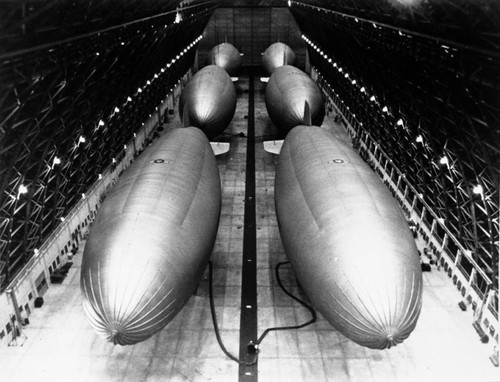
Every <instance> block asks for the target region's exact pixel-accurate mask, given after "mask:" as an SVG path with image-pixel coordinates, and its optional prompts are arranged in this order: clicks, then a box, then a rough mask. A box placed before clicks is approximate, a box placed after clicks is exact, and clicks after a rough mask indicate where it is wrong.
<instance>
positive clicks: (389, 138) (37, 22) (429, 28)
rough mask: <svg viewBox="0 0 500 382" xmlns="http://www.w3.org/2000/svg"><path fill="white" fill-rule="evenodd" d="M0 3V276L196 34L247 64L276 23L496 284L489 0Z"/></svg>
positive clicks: (18, 262)
mask: <svg viewBox="0 0 500 382" xmlns="http://www.w3.org/2000/svg"><path fill="white" fill-rule="evenodd" d="M117 10H119V11H117ZM0 14H1V15H2V18H1V19H0V63H1V64H0V88H1V89H0V290H1V289H3V288H4V287H5V286H6V285H7V283H8V282H9V280H11V279H12V277H13V276H14V275H15V274H16V272H17V271H18V270H19V269H20V268H21V267H22V265H23V264H25V263H26V261H27V260H28V259H29V258H30V257H31V256H32V255H33V251H34V249H35V248H37V247H38V246H39V245H40V244H41V243H42V242H43V240H44V239H45V238H47V236H48V235H49V234H50V233H51V232H52V231H53V230H54V228H55V227H56V226H57V225H58V224H59V223H60V218H61V217H64V216H65V215H66V214H67V213H68V211H69V210H70V209H71V207H72V206H73V205H74V204H75V203H76V202H77V201H78V200H79V199H80V198H81V194H82V193H84V192H85V190H87V189H88V188H89V187H90V185H91V184H92V183H93V182H94V181H95V180H96V179H97V177H98V174H99V173H101V172H102V171H103V169H104V168H106V167H107V166H109V165H110V164H111V159H112V158H117V157H119V155H120V152H121V150H122V147H123V144H124V143H125V142H127V141H128V140H129V139H130V138H131V136H133V133H134V132H135V131H136V130H137V128H138V126H140V123H141V122H142V121H143V120H144V119H145V118H146V117H147V116H148V115H149V114H150V113H151V112H152V111H153V110H154V108H155V107H156V106H157V105H158V103H159V102H160V101H161V100H162V99H164V98H165V96H166V94H167V92H168V90H169V89H170V88H171V86H172V85H173V84H175V83H176V82H177V81H178V80H179V78H181V77H182V75H183V74H184V73H185V71H186V70H187V69H188V68H189V66H190V65H191V64H192V63H193V60H194V58H195V55H194V51H193V50H190V51H189V52H187V53H186V54H184V55H182V54H181V52H183V50H184V49H185V47H186V46H187V45H188V44H190V43H191V42H193V41H194V40H195V39H196V38H197V37H198V36H199V35H202V34H203V35H204V39H202V40H201V42H200V44H199V57H200V60H203V56H204V54H206V52H207V51H208V49H210V48H211V47H212V46H213V45H215V43H219V42H222V41H225V40H226V39H227V41H228V42H232V43H233V44H234V45H235V46H236V47H237V48H238V49H240V50H241V51H242V53H244V56H243V62H244V64H246V65H250V66H251V65H259V64H260V53H261V52H262V51H263V49H264V48H265V47H266V46H267V45H268V44H269V43H271V42H274V41H276V40H277V39H280V40H281V41H283V42H286V43H288V44H290V45H291V46H292V47H293V48H294V49H295V50H296V52H297V53H298V58H299V66H303V65H304V63H305V58H306V54H305V49H306V46H307V52H308V56H309V59H310V63H311V64H312V65H313V66H314V67H315V68H316V69H317V70H318V72H319V73H321V75H322V77H321V79H320V80H321V81H322V82H323V83H324V84H327V85H328V86H330V87H331V88H332V89H334V90H335V92H336V96H337V97H339V98H340V99H341V101H342V102H343V104H344V105H345V108H346V110H348V114H350V117H351V119H352V122H353V124H355V125H356V126H357V128H358V129H359V130H360V132H361V133H362V134H370V135H371V136H372V137H374V138H375V139H376V141H377V143H378V144H379V145H380V147H381V148H383V150H384V151H385V152H387V153H388V155H389V156H390V157H391V159H392V160H393V161H394V163H395V164H396V165H397V167H398V168H399V169H400V170H401V171H402V172H403V173H405V174H406V176H407V177H408V178H409V179H410V181H411V183H412V185H413V186H414V187H415V189H416V190H417V191H418V193H419V194H421V195H422V197H423V199H424V200H425V201H426V202H427V203H428V204H429V205H430V206H431V207H432V209H433V210H434V211H435V212H436V214H437V215H438V216H440V218H441V219H443V221H444V222H445V224H446V226H447V227H448V228H449V229H450V230H451V231H453V232H454V233H455V234H456V236H457V237H458V238H459V239H460V241H461V242H462V244H463V245H464V247H465V248H467V249H468V250H469V251H470V252H471V254H472V257H473V259H474V261H475V262H476V263H477V264H479V266H480V267H481V268H482V269H483V270H484V271H485V272H486V274H487V275H488V277H489V278H491V279H493V282H494V286H493V287H494V288H495V289H497V290H498V274H497V270H498V240H499V238H498V227H499V221H498V218H499V213H498V206H499V194H498V188H499V169H500V161H499V157H500V149H499V148H500V121H499V119H500V105H499V100H500V97H499V94H500V92H499V90H500V25H499V24H500V5H499V3H498V1H496V0H483V1H480V2H479V1H472V0H453V1H452V0H444V1H443V0H427V1H423V0H381V1H377V2H374V1H369V0H337V1H335V2H332V1H313V0H308V1H307V0H306V1H289V2H285V1H279V0H274V1H256V0H254V1H201V0H200V1H177V0H176V1H168V0H152V1H147V2H146V1H143V0H135V1H127V2H123V1H117V0H103V1H100V2H94V1H84V0H76V1H72V2H66V1H60V0H35V1H29V2H13V1H10V0H8V1H7V0H0ZM302 36H303V38H301V37H302ZM306 39H307V40H306ZM307 41H308V42H307ZM306 42H307V43H306ZM177 56H179V59H177V60H176V61H175V64H172V65H171V66H169V67H168V68H167V66H166V65H167V63H169V62H171V61H172V60H173V59H175V58H176V57H177ZM202 63H203V62H202ZM333 64H335V66H334V65H333ZM339 68H342V70H343V71H342V72H340V71H339ZM162 69H163V71H162ZM346 74H348V76H347V77H346ZM155 75H156V77H155ZM150 80H152V81H151V82H150V84H149V85H148V81H150ZM353 82H354V83H353ZM139 88H141V92H138V89H139ZM361 89H363V90H361ZM347 108H348V109H347ZM117 109H118V112H117V111H116V110H117ZM82 137H83V138H84V142H82V140H81V138H82ZM443 158H446V159H443ZM458 265H459V266H461V267H462V268H463V271H464V272H465V273H467V272H468V273H469V274H470V269H471V264H467V263H466V262H465V260H464V263H463V264H462V263H460V264H458ZM486 284H487V283H486ZM486 284H485V283H484V282H483V283H482V284H481V283H478V285H480V286H478V288H479V289H481V292H483V293H484V292H485V290H483V289H486V288H487V287H488V286H487V285H486Z"/></svg>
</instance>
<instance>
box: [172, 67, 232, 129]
mask: <svg viewBox="0 0 500 382" xmlns="http://www.w3.org/2000/svg"><path fill="white" fill-rule="evenodd" d="M184 109H187V110H184ZM235 110H236V90H235V89H234V85H233V83H232V81H231V77H229V75H228V74H227V73H226V71H225V70H224V69H222V68H221V67H219V66H217V65H209V66H205V67H204V68H203V69H201V70H200V71H198V72H197V73H196V74H195V75H194V76H193V77H192V78H191V79H190V80H189V82H188V83H187V84H186V87H185V88H184V90H183V91H182V93H181V97H180V100H179V115H180V116H181V118H182V119H183V120H184V118H185V117H187V118H188V119H189V124H190V125H191V126H194V127H197V128H199V129H201V130H202V131H203V132H204V133H205V134H206V135H207V137H208V138H209V139H212V138H214V137H216V136H217V135H219V134H221V133H222V132H223V131H224V130H225V129H226V127H227V126H228V125H229V124H230V123H231V120H232V119H233V116H234V111H235ZM184 124H186V123H184Z"/></svg>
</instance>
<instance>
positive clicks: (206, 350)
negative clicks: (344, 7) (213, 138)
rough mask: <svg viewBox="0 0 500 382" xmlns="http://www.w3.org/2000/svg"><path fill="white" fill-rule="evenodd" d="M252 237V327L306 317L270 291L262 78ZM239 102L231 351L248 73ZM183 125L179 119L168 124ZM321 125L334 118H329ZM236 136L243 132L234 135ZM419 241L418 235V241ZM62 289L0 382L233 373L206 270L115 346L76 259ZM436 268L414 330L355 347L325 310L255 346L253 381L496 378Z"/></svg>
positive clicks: (229, 162) (233, 162) (269, 183)
mask: <svg viewBox="0 0 500 382" xmlns="http://www.w3.org/2000/svg"><path fill="white" fill-rule="evenodd" d="M255 86H256V91H255V135H256V142H257V144H256V148H255V153H256V155H255V156H256V160H255V166H256V214H257V215H256V219H257V226H256V234H257V296H258V297H257V298H258V304H257V312H258V334H260V333H262V332H263V331H264V330H265V329H266V328H268V327H272V326H288V325H294V324H297V323H302V322H304V321H307V320H308V318H309V317H308V312H307V310H305V309H304V308H303V307H302V306H300V305H299V304H297V303H296V302H294V301H293V300H291V299H290V298H289V297H288V296H286V295H285V294H284V293H283V292H282V291H281V289H280V288H279V287H278V285H277V282H276V278H275V275H274V267H275V266H276V264H277V263H278V262H280V261H284V260H285V259H286V256H285V254H284V251H283V247H282V245H281V241H280V237H279V232H278V227H277V223H276V217H275V213H274V199H273V184H274V167H275V158H273V156H272V155H271V154H268V153H266V152H264V150H263V147H262V144H261V143H260V142H261V141H262V139H261V138H262V137H263V136H268V135H273V134H274V130H273V129H274V128H273V127H272V126H270V125H269V122H268V117H267V112H266V108H265V104H264V93H263V92H262V86H261V85H260V84H258V83H257V81H256V83H255ZM237 88H238V95H239V97H238V103H237V110H236V114H235V117H234V119H233V122H232V124H231V126H230V127H229V128H228V130H227V131H228V138H229V139H230V142H231V149H230V151H229V153H228V154H225V155H224V156H222V157H220V158H218V163H219V169H220V173H221V182H222V186H223V207H222V214H221V220H220V227H219V233H218V238H217V242H216V245H215V248H214V252H213V255H212V261H213V264H214V284H213V285H214V294H215V306H216V312H217V317H218V321H219V326H220V328H221V336H222V339H223V341H224V343H225V345H226V347H227V349H228V350H229V351H230V352H231V353H232V354H234V355H236V356H238V351H239V332H240V327H239V325H240V311H241V306H240V304H241V303H240V297H241V278H242V274H241V263H242V247H243V231H244V229H243V228H244V227H243V225H244V207H245V203H244V197H245V169H246V146H247V139H246V137H245V136H246V134H247V123H248V121H247V118H248V104H249V103H248V78H246V79H245V78H242V79H241V80H240V82H239V83H238V84H237ZM177 125H179V119H178V117H176V118H175V119H174V120H173V122H171V123H170V125H169V128H172V127H176V126H177ZM325 125H327V126H329V127H331V128H338V126H335V125H334V123H333V121H332V119H331V118H328V117H327V118H326V120H325ZM240 133H242V134H240ZM417 243H418V245H419V247H420V249H422V247H423V245H424V243H423V242H422V241H421V240H420V239H417ZM82 250H83V245H81V246H80V249H79V252H78V254H77V255H76V256H75V258H74V260H75V263H74V266H73V267H72V268H71V269H70V270H69V273H68V277H67V278H66V280H65V281H64V283H63V284H61V285H51V287H50V288H49V290H48V291H47V293H46V295H45V296H44V298H45V303H44V305H43V306H42V307H41V308H39V309H36V310H35V311H34V312H33V314H32V315H31V317H30V321H31V323H30V324H29V325H28V326H26V327H25V328H24V329H23V332H24V334H25V335H26V336H27V339H23V338H19V340H18V346H10V347H7V346H4V347H1V348H0V378H1V379H2V380H3V381H9V382H14V381H23V382H25V381H49V380H50V381H71V382H77V381H92V382H93V381H103V382H104V381H238V365H237V364H236V363H235V362H233V361H231V360H229V359H228V358H227V357H226V356H225V355H224V354H223V353H222V351H221V349H220V348H219V346H218V344H217V341H216V337H215V334H214V330H213V326H212V320H211V316H210V305H209V298H208V292H207V291H208V281H207V277H206V276H205V277H204V279H203V280H202V283H201V285H200V287H199V288H198V291H197V293H196V295H193V296H192V298H191V300H190V301H189V302H188V304H187V305H186V306H185V307H184V309H183V310H182V311H181V312H180V313H179V314H178V316H177V317H176V318H175V319H174V321H173V322H172V323H171V324H170V325H169V326H168V327H167V328H165V329H164V330H163V331H161V332H160V333H159V334H157V335H156V336H154V337H153V338H151V339H149V340H147V341H145V342H143V343H139V344H137V345H135V346H128V347H121V346H113V345H112V344H108V343H105V342H104V341H103V340H101V339H100V338H98V337H97V336H96V335H95V334H94V332H93V331H92V329H91V328H90V326H89V325H88V323H87V321H86V319H85V318H84V314H83V310H82V308H81V302H80V291H79V264H80V262H81V256H82ZM281 274H282V278H283V280H284V283H285V285H286V286H287V287H288V288H289V289H290V290H292V291H293V292H294V293H296V294H299V295H301V296H302V297H304V296H303V294H301V291H300V290H299V287H298V286H297V284H296V282H295V279H294V277H293V274H292V271H291V269H290V268H289V265H287V266H285V267H284V268H283V269H282V273H281ZM459 300H460V295H459V294H458V292H457V291H456V290H455V288H454V287H453V285H452V284H451V283H450V281H449V279H448V278H447V277H446V275H445V274H444V272H440V271H438V270H436V268H434V267H433V268H432V271H431V272H427V273H424V296H423V309H422V314H421V317H420V320H419V323H418V325H417V328H416V329H415V331H414V332H413V333H412V335H411V336H410V337H409V338H408V339H407V340H406V341H405V342H404V343H403V344H400V345H398V346H396V347H395V348H392V349H389V350H384V351H375V350H370V349H366V348H363V347H360V346H358V345H356V344H355V343H353V342H351V341H350V340H348V339H346V338H345V337H343V336H342V335H341V334H339V333H338V332H337V331H336V330H335V329H333V328H332V327H331V326H330V325H329V324H328V323H327V322H326V321H325V320H324V319H323V318H322V317H318V321H317V322H316V323H315V324H313V325H311V326H308V327H306V328H303V329H300V330H296V331H282V332H271V333H270V334H269V335H268V336H267V337H266V338H265V339H264V341H263V342H262V345H261V351H260V355H259V361H258V380H259V381H261V382H265V381H271V382H276V381H333V380H335V381H363V382H367V381H384V382H385V381H494V380H499V379H500V378H499V374H498V369H497V368H495V367H493V365H492V363H491V362H490V360H489V359H488V357H489V355H490V351H491V346H490V345H485V344H482V343H481V342H480V340H479V337H478V336H477V334H476V333H475V331H474V329H473V328H472V325H471V324H472V317H471V314H470V312H469V311H467V312H462V311H461V310H460V309H459V308H458V306H457V303H458V302H459Z"/></svg>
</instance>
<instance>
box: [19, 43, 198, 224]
mask: <svg viewBox="0 0 500 382" xmlns="http://www.w3.org/2000/svg"><path fill="white" fill-rule="evenodd" d="M202 38H203V36H202V35H200V36H198V37H197V38H196V39H195V40H194V41H192V42H191V43H189V44H188V45H186V47H185V48H184V49H183V50H181V51H180V52H179V54H177V55H176V56H175V57H174V58H172V60H170V61H169V62H168V63H167V64H166V65H165V67H163V68H161V69H160V71H159V72H158V73H155V74H154V75H153V77H152V78H151V79H150V80H147V81H146V83H145V84H144V86H143V87H142V88H141V87H139V88H138V89H137V92H136V93H135V94H134V95H133V97H136V96H138V95H139V94H141V93H142V91H143V90H142V89H143V88H147V87H148V86H149V85H151V83H152V82H153V81H155V80H156V79H158V78H159V76H160V75H161V74H162V73H165V71H166V69H169V68H170V67H171V66H172V65H173V64H175V63H176V62H177V61H178V60H179V59H180V58H181V57H182V56H184V54H186V53H187V52H188V51H189V50H190V49H192V48H193V47H195V46H196V44H197V43H198V42H199V41H200V40H201V39H202ZM97 55H99V53H97ZM180 81H181V80H180V79H179V80H178V81H177V83H180ZM172 91H173V88H170V89H169V92H168V93H171V92H172ZM131 101H132V97H130V96H128V97H127V99H126V101H125V103H124V104H123V106H124V105H126V104H127V103H128V102H131ZM156 109H158V107H157V108H156ZM119 112H120V108H119V107H118V106H115V108H114V109H113V112H112V113H111V115H110V116H109V118H108V119H111V118H113V117H114V116H115V114H118V113H119ZM149 116H150V117H151V114H150V115H149ZM105 124H106V123H105V122H104V121H103V120H102V119H99V121H98V122H97V124H96V127H95V131H97V130H99V128H101V127H103V126H105ZM142 125H144V123H142ZM134 137H136V134H135V133H134ZM85 142H87V138H85V136H83V135H80V136H79V137H78V141H77V142H76V144H75V148H78V147H79V146H80V144H82V143H85ZM123 149H124V150H126V149H127V145H124V146H123ZM111 161H112V163H113V164H114V163H116V159H115V158H112V159H111ZM59 164H61V159H60V158H59V157H57V156H54V159H53V161H52V166H50V169H54V167H55V166H56V165H59ZM100 179H102V174H99V180H100ZM27 193H28V187H26V186H25V185H24V184H21V185H19V187H18V192H17V197H14V196H12V195H11V197H12V198H13V199H19V198H20V196H21V195H23V194H27ZM85 198H86V196H85V194H82V199H85ZM61 221H64V218H61Z"/></svg>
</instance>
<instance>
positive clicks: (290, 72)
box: [266, 65, 325, 135]
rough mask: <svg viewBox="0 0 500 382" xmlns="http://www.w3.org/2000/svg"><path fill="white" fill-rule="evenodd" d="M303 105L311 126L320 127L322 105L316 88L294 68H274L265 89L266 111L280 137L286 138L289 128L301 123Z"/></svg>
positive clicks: (305, 76) (322, 113)
mask: <svg viewBox="0 0 500 382" xmlns="http://www.w3.org/2000/svg"><path fill="white" fill-rule="evenodd" d="M306 104H307V105H309V108H310V110H309V112H310V119H311V122H312V124H313V125H318V126H319V125H321V124H322V123H323V119H324V117H325V103H324V100H323V95H322V94H321V91H320V90H319V88H318V86H317V85H316V84H315V83H314V81H313V80H312V79H311V77H309V76H308V75H307V74H306V73H304V72H303V71H301V70H300V69H297V68H295V67H294V66H290V65H285V66H281V67H279V68H277V69H276V70H275V71H274V73H273V74H272V75H271V78H270V79H269V82H268V84H267V86H266V108H267V113H268V114H269V118H271V121H272V122H273V124H274V125H275V126H276V128H277V129H278V130H279V131H280V133H282V134H283V135H286V134H287V133H288V132H289V131H290V130H291V129H292V128H293V127H295V126H297V125H300V124H302V123H303V121H304V117H305V113H306V112H307V110H305V105H306ZM307 119H308V118H307Z"/></svg>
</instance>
